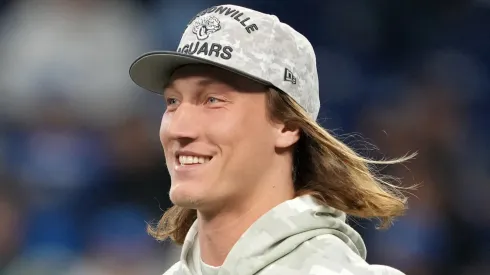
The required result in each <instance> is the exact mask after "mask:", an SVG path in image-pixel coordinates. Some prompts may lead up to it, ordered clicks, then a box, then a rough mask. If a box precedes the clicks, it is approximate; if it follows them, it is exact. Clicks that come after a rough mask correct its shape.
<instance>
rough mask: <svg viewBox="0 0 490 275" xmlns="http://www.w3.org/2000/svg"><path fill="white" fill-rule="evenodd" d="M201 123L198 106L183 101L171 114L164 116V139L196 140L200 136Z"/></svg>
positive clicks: (162, 132)
mask: <svg viewBox="0 0 490 275" xmlns="http://www.w3.org/2000/svg"><path fill="white" fill-rule="evenodd" d="M200 125H201V123H200V121H199V110H198V108H197V106H194V105H192V104H189V103H182V104H181V105H180V106H179V107H178V108H177V110H175V111H174V112H173V113H172V114H171V115H170V116H166V117H165V116H164V118H163V120H162V131H161V134H162V139H171V140H178V141H181V142H184V141H187V142H189V141H192V140H195V139H197V138H198V136H199V129H200Z"/></svg>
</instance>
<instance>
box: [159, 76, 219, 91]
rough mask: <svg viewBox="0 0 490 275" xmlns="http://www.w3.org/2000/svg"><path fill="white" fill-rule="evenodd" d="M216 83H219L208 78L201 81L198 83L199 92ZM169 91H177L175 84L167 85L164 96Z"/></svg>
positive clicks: (164, 88)
mask: <svg viewBox="0 0 490 275" xmlns="http://www.w3.org/2000/svg"><path fill="white" fill-rule="evenodd" d="M215 83H218V81H216V80H214V79H211V78H206V79H201V80H199V81H198V82H197V85H198V86H199V91H202V90H203V89H204V88H206V87H207V86H209V85H212V84H215ZM168 89H173V90H177V89H175V86H174V82H170V83H168V84H167V85H165V86H164V87H163V95H165V94H166V91H167V90H168Z"/></svg>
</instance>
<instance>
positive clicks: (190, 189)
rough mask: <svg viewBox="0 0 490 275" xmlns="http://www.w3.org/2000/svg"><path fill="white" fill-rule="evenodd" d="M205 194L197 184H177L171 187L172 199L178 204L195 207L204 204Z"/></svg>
mask: <svg viewBox="0 0 490 275" xmlns="http://www.w3.org/2000/svg"><path fill="white" fill-rule="evenodd" d="M204 198H205V196H204V195H203V193H202V192H200V191H198V190H196V188H195V186H189V185H187V186H186V185H184V184H176V185H175V186H172V188H171V189H170V201H171V202H172V203H173V204H174V205H177V206H180V207H184V208H192V209H195V208H197V207H198V206H199V205H201V204H202V202H203V200H204Z"/></svg>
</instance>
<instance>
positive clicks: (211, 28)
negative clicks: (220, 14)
mask: <svg viewBox="0 0 490 275" xmlns="http://www.w3.org/2000/svg"><path fill="white" fill-rule="evenodd" d="M220 29H221V24H220V22H219V20H218V18H216V17H214V16H209V17H205V18H198V19H196V22H195V23H194V27H193V28H192V32H193V33H194V34H195V35H196V36H197V39H199V40H205V39H207V38H208V37H209V35H210V34H212V33H214V32H217V31H219V30H220Z"/></svg>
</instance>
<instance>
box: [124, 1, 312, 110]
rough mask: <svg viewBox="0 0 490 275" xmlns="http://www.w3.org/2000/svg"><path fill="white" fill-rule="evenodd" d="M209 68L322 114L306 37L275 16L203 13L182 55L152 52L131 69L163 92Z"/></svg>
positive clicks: (230, 8)
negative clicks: (192, 69)
mask: <svg viewBox="0 0 490 275" xmlns="http://www.w3.org/2000/svg"><path fill="white" fill-rule="evenodd" d="M188 64H209V65H213V66H217V67H221V68H223V69H226V70H229V71H232V72H234V73H237V74H240V75H242V76H245V77H248V78H251V79H253V80H255V81H257V82H260V83H263V84H265V85H269V86H273V87H275V88H276V89H278V90H280V91H283V92H285V93H286V94H288V95H289V96H291V97H292V98H293V99H294V100H295V101H296V102H297V103H298V104H299V105H300V106H302V107H303V108H304V109H305V110H306V111H307V112H308V114H309V115H310V116H311V117H312V118H313V119H316V118H317V116H318V112H319V109H320V99H319V85H318V73H317V67H316V56H315V52H314V50H313V47H312V45H311V44H310V42H309V41H308V39H306V38H305V37H304V36H303V35H301V34H300V33H299V32H297V31H296V30H294V29H293V28H292V27H290V26H289V25H287V24H285V23H282V22H280V21H279V19H278V18H277V17H276V16H274V15H269V14H265V13H262V12H258V11H255V10H252V9H248V8H244V7H240V6H234V5H221V6H214V7H211V8H208V9H206V10H204V11H202V12H200V13H198V14H197V15H196V16H195V17H194V18H193V19H192V20H191V21H190V23H189V24H188V26H187V29H186V30H185V31H184V34H183V36H182V39H181V41H180V44H179V47H178V49H177V51H158V52H150V53H147V54H144V55H143V56H141V57H139V58H138V59H137V60H136V61H134V63H133V64H132V65H131V68H130V70H129V74H130V76H131V79H132V80H133V81H134V82H135V83H136V84H137V85H139V86H140V87H142V88H144V89H147V90H149V91H152V92H156V93H162V92H163V87H164V86H165V85H166V84H167V83H168V81H169V79H170V77H171V75H172V73H173V71H174V70H175V69H177V68H178V67H180V66H183V65H188Z"/></svg>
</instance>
